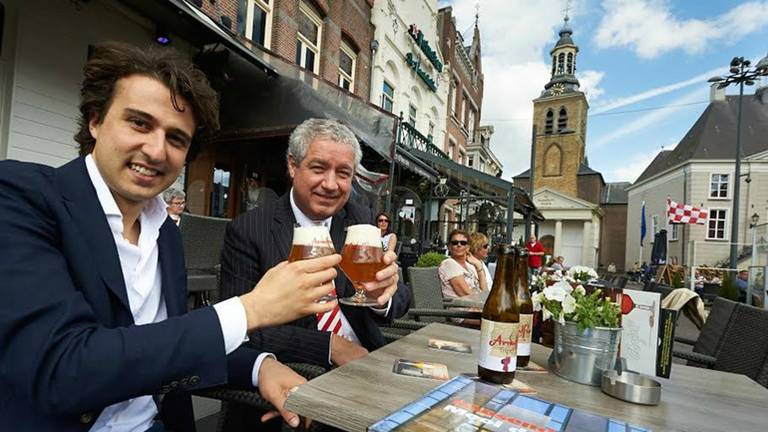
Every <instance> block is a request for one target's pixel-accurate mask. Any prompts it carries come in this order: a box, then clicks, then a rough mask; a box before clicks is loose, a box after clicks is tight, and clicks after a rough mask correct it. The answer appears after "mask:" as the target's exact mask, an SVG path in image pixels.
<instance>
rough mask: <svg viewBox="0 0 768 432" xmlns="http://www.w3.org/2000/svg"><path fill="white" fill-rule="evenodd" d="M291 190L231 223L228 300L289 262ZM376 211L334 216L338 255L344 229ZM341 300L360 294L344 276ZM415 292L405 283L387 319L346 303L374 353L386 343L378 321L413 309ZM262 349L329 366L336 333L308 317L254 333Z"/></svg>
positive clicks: (225, 278) (226, 251)
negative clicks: (331, 344) (411, 297)
mask: <svg viewBox="0 0 768 432" xmlns="http://www.w3.org/2000/svg"><path fill="white" fill-rule="evenodd" d="M289 193H290V192H288V193H286V194H285V195H283V196H282V197H280V198H279V199H277V200H276V201H273V203H272V204H271V205H265V206H260V207H258V208H255V209H253V210H251V211H248V212H246V213H244V214H242V215H240V216H239V217H238V218H236V219H235V220H233V221H232V222H230V224H229V225H228V226H227V232H226V235H225V238H224V247H223V249H222V251H221V273H222V297H223V298H228V297H232V296H235V295H241V294H244V293H246V292H248V291H250V290H251V289H252V288H253V286H254V285H255V283H256V282H257V281H258V280H259V279H261V276H262V275H263V274H264V272H266V271H267V270H269V269H270V268H272V267H273V266H275V265H276V264H278V263H279V262H281V261H284V260H286V259H287V258H288V254H289V252H290V248H291V243H292V239H293V226H294V224H295V223H296V218H295V217H294V215H293V210H292V209H291V203H290V197H289V195H288V194H289ZM372 220H373V218H372V215H371V212H370V211H369V210H368V209H366V208H364V207H361V206H358V205H356V204H354V203H352V202H347V204H346V205H345V206H344V208H343V209H342V210H341V211H339V213H338V214H336V216H334V217H333V219H332V222H331V239H332V240H333V244H334V246H335V247H336V250H337V251H340V250H341V248H342V246H343V245H344V228H345V227H347V226H349V225H354V224H359V223H371V221H372ZM335 282H336V291H337V294H338V295H339V296H350V295H352V294H353V293H354V288H352V284H351V282H350V281H349V280H348V279H347V278H346V276H344V274H343V273H341V272H339V275H338V276H337V277H336V280H335ZM409 303H410V291H409V290H408V289H407V287H406V286H405V285H404V284H403V283H402V282H400V286H399V289H398V290H397V292H396V294H395V295H394V296H393V297H392V306H391V307H390V310H389V313H388V314H387V316H386V317H382V316H379V315H377V314H375V313H374V312H373V311H371V309H369V308H364V307H354V306H352V307H348V306H345V305H341V310H342V312H343V313H344V316H345V317H346V318H347V320H348V321H349V323H350V325H351V326H352V329H353V330H354V331H355V334H356V335H357V337H358V338H359V339H360V343H361V344H362V345H363V346H364V347H365V348H366V349H368V350H374V349H377V348H379V347H381V346H382V345H384V338H383V336H382V335H381V331H379V328H378V327H377V325H376V324H377V322H390V321H391V320H392V319H393V318H399V317H401V316H402V315H404V314H405V312H407V310H408V304H409ZM250 340H251V342H250V343H251V344H252V345H254V347H255V348H257V349H263V350H265V351H269V352H273V353H275V355H276V356H277V358H278V359H279V360H281V361H284V362H304V363H312V364H317V365H321V366H328V359H329V358H330V357H329V353H328V349H329V346H330V333H328V332H321V331H318V330H317V321H316V318H315V317H314V316H309V317H304V318H301V319H299V320H296V321H294V322H292V323H290V324H287V325H283V326H278V327H272V328H267V329H262V330H258V331H256V332H254V333H252V334H251V335H250Z"/></svg>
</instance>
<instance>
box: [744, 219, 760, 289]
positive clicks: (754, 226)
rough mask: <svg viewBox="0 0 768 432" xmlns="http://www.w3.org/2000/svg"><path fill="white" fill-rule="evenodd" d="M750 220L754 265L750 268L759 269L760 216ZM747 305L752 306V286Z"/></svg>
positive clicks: (750, 286)
mask: <svg viewBox="0 0 768 432" xmlns="http://www.w3.org/2000/svg"><path fill="white" fill-rule="evenodd" d="M750 219H751V220H752V223H751V224H749V227H750V228H752V265H751V266H750V268H751V269H752V268H755V267H757V223H758V222H760V215H759V214H757V213H754V214H753V215H752V217H750ZM750 272H751V270H750ZM753 283H754V282H753ZM747 304H752V284H750V285H749V287H748V289H747Z"/></svg>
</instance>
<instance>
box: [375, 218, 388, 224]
mask: <svg viewBox="0 0 768 432" xmlns="http://www.w3.org/2000/svg"><path fill="white" fill-rule="evenodd" d="M376 222H386V223H389V219H384V218H381V219H379V220H377V221H376Z"/></svg>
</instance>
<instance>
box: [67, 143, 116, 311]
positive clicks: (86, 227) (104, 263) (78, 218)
mask: <svg viewBox="0 0 768 432" xmlns="http://www.w3.org/2000/svg"><path fill="white" fill-rule="evenodd" d="M57 177H58V179H59V184H60V185H61V188H62V191H61V192H62V195H63V196H64V204H65V206H66V207H67V209H68V210H69V213H70V215H72V219H73V220H74V221H75V224H77V226H78V228H79V230H80V234H81V235H82V238H83V241H84V242H85V244H86V245H87V249H89V250H90V252H91V254H92V257H93V262H94V264H95V267H96V269H97V270H98V271H99V273H100V274H101V277H102V279H104V282H106V284H107V286H108V287H109V289H110V290H111V291H112V292H113V293H114V294H115V296H117V298H118V299H119V300H120V303H122V305H123V306H124V307H125V308H126V309H128V310H129V311H130V310H131V308H130V306H129V304H128V293H127V292H126V290H125V279H124V278H123V269H122V267H121V266H120V257H119V256H118V254H117V246H116V245H115V240H114V238H113V237H112V230H111V229H110V228H109V224H108V223H107V217H106V216H105V215H104V209H103V208H102V207H101V203H99V198H98V197H97V196H96V189H94V187H93V183H91V179H90V177H88V171H87V170H86V168H85V159H84V158H82V157H79V158H77V159H75V160H73V161H72V162H69V163H67V164H66V165H64V166H62V167H61V168H59V169H58V171H57Z"/></svg>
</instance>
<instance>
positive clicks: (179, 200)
mask: <svg viewBox="0 0 768 432" xmlns="http://www.w3.org/2000/svg"><path fill="white" fill-rule="evenodd" d="M163 200H164V201H165V204H166V205H167V206H168V216H170V218H171V220H173V223H175V224H176V226H178V225H179V222H181V214H182V213H184V206H186V205H187V194H185V193H184V191H180V190H178V189H176V188H173V187H170V188H168V189H166V190H165V192H163Z"/></svg>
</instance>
